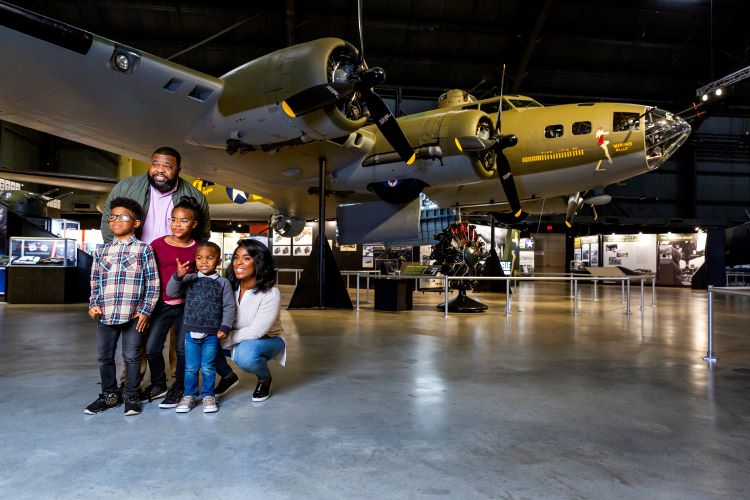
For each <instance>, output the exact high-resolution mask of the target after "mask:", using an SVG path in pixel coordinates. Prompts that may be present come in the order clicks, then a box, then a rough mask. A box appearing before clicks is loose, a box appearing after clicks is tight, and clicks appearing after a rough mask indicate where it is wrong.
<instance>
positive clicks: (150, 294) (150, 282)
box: [135, 245, 159, 332]
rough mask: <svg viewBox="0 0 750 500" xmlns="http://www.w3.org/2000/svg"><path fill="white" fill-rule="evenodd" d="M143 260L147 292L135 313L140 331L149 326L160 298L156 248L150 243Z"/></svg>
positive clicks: (136, 327) (137, 327)
mask: <svg viewBox="0 0 750 500" xmlns="http://www.w3.org/2000/svg"><path fill="white" fill-rule="evenodd" d="M143 260H144V264H143V281H144V283H145V285H146V293H144V295H143V303H141V307H139V308H138V312H137V313H135V316H137V317H138V323H137V324H136V325H135V329H136V330H137V331H139V332H143V331H144V330H145V329H146V328H148V321H149V318H150V317H151V313H152V312H154V307H156V301H157V300H159V270H158V269H157V267H156V259H155V258H154V250H153V249H152V248H151V246H150V245H146V249H145V250H144V252H143Z"/></svg>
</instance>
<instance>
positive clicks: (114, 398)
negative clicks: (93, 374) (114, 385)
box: [83, 392, 122, 415]
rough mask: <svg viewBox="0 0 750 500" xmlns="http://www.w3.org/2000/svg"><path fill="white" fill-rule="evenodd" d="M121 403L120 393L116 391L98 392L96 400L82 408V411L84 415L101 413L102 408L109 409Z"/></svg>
mask: <svg viewBox="0 0 750 500" xmlns="http://www.w3.org/2000/svg"><path fill="white" fill-rule="evenodd" d="M121 404H122V398H120V395H119V394H118V393H116V392H110V393H108V394H99V397H98V398H97V400H96V401H94V402H93V403H91V404H90V405H88V406H87V407H86V409H85V410H83V413H85V414H86V415H94V414H96V413H101V412H103V411H104V410H109V409H110V408H117V407H118V406H120V405H121Z"/></svg>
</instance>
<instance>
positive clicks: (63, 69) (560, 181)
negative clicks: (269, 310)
mask: <svg viewBox="0 0 750 500" xmlns="http://www.w3.org/2000/svg"><path fill="white" fill-rule="evenodd" d="M0 13H1V14H2V15H0V67H2V68H13V70H12V71H5V72H4V74H3V78H2V79H1V80H0V119H2V120H7V121H10V122H14V123H18V124H21V125H24V126H27V127H31V128H34V129H38V130H42V131H45V132H49V133H52V134H55V135H59V136H62V137H65V138H68V139H71V140H74V141H77V142H81V143H84V144H88V145H91V146H94V147H98V148H101V149H104V150H107V151H111V152H114V153H118V154H121V155H124V156H132V157H136V158H138V159H141V160H146V159H148V158H149V156H150V154H151V152H152V150H153V149H154V147H155V146H157V145H163V144H168V145H172V146H174V147H176V148H178V149H179V150H180V152H181V153H182V155H183V165H184V170H185V171H186V172H188V173H190V174H192V175H195V176H196V177H200V178H210V179H212V180H214V181H215V182H219V183H222V184H226V185H231V186H236V187H237V188H238V189H243V190H246V191H250V192H253V193H257V194H258V195H260V196H262V197H265V198H268V199H270V200H273V203H272V207H273V209H274V211H275V212H276V215H275V217H274V219H272V227H273V228H274V229H276V230H277V231H279V232H281V233H282V234H285V235H288V236H293V235H294V233H295V232H298V231H300V230H301V229H302V227H303V226H304V221H305V220H306V219H315V218H317V217H318V213H319V207H318V196H317V194H318V193H319V192H320V188H319V185H318V184H319V181H318V176H319V173H320V171H321V168H323V167H324V168H325V177H324V182H325V186H324V187H325V191H326V195H327V196H326V197H325V202H326V203H325V206H326V210H327V213H328V214H330V213H332V211H333V210H336V218H337V221H338V226H339V240H340V241H342V242H356V241H393V240H403V239H411V238H414V237H415V236H416V234H417V233H418V229H419V208H420V207H419V195H420V193H426V194H427V195H428V196H429V197H430V198H431V199H432V200H434V201H435V202H436V203H437V204H438V205H439V206H441V207H461V208H462V209H463V210H474V211H493V210H494V211H505V212H508V214H509V217H510V218H511V219H520V218H521V217H522V216H523V213H539V212H542V211H544V212H548V211H550V207H551V206H552V205H555V204H556V205H557V209H561V210H563V211H565V210H567V212H569V214H568V219H570V218H572V214H573V213H574V212H575V211H576V210H577V209H578V208H579V207H580V205H581V204H582V203H583V202H585V201H586V200H587V199H588V200H589V202H591V201H592V200H593V201H599V202H601V201H602V199H603V198H602V197H604V198H606V195H602V194H601V188H602V187H604V186H606V185H608V184H612V183H615V182H619V181H622V180H624V179H627V178H630V177H633V176H636V175H640V174H643V173H646V172H648V171H650V170H653V169H655V168H657V167H659V165H661V164H662V163H664V162H665V161H666V160H667V159H668V158H669V157H670V156H671V155H672V154H673V153H674V152H675V151H676V150H677V148H679V146H680V145H681V144H682V143H683V142H684V141H685V140H686V139H687V136H688V135H689V133H690V126H689V125H688V123H687V122H686V121H685V120H683V119H682V118H680V117H678V116H676V115H674V114H672V113H669V112H668V111H665V110H661V109H658V108H654V107H650V106H646V105H639V104H617V103H594V102H590V103H581V104H567V105H560V106H550V107H545V106H542V105H541V104H540V103H538V102H537V101H535V100H534V99H532V98H529V97H525V96H521V95H505V96H498V97H494V98H490V99H484V100H477V99H475V98H474V97H473V96H471V95H469V94H468V93H466V92H463V91H461V90H451V91H449V92H446V93H445V94H444V95H443V96H441V98H440V100H439V102H438V105H437V109H435V110H432V111H428V112H424V113H418V114H415V115H410V116H404V117H400V118H398V119H395V118H394V117H393V115H392V114H391V113H390V111H389V110H388V108H387V106H386V105H385V103H384V102H383V101H382V99H381V98H380V97H378V96H377V94H376V93H375V92H374V90H373V87H375V86H377V85H379V84H380V83H382V82H383V80H384V77H385V72H384V71H383V70H382V69H381V68H368V67H367V65H366V63H365V61H364V58H363V54H362V53H361V50H358V49H357V48H355V47H354V46H353V45H352V44H350V43H348V42H346V41H344V40H341V39H338V38H324V39H318V40H313V41H309V42H306V43H301V44H298V45H294V46H290V47H287V48H283V49H280V50H277V51H275V52H272V53H270V54H267V55H265V56H263V57H260V58H258V59H255V60H253V61H250V62H248V63H246V64H244V65H242V66H240V67H238V68H236V69H234V70H232V71H230V72H229V73H227V74H225V75H223V76H222V77H220V78H215V77H213V76H209V75H206V74H202V73H199V72H197V71H194V70H191V69H190V68H187V67H184V66H180V65H178V64H175V63H173V62H170V61H167V60H164V59H161V58H158V57H155V56H153V55H150V54H147V53H144V52H141V51H139V50H137V49H134V48H131V47H127V46H124V45H122V44H119V43H117V42H114V41H111V40H107V39H105V38H102V37H99V36H96V35H94V34H91V33H88V32H86V31H83V30H80V29H78V28H75V27H72V26H69V25H66V24H63V23H60V22H57V21H54V20H51V19H49V18H46V17H43V16H41V15H38V14H35V13H33V12H30V11H27V10H24V9H21V8H18V7H15V6H13V5H10V4H7V3H5V2H2V1H0ZM368 119H372V120H373V121H374V123H373V124H370V125H368ZM597 189H598V190H599V191H596V190H597ZM586 192H590V193H596V194H595V195H593V196H588V195H582V193H586ZM561 200H562V201H561ZM592 204H593V203H592ZM569 222H570V221H569Z"/></svg>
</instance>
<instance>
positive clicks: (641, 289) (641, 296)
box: [641, 276, 644, 311]
mask: <svg viewBox="0 0 750 500" xmlns="http://www.w3.org/2000/svg"><path fill="white" fill-rule="evenodd" d="M643 279H644V278H643V277H642V276H641V311H643Z"/></svg>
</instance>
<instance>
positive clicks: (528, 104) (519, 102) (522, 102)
mask: <svg viewBox="0 0 750 500" xmlns="http://www.w3.org/2000/svg"><path fill="white" fill-rule="evenodd" d="M508 100H509V101H510V103H511V104H512V105H513V106H515V107H516V108H542V107H543V106H542V105H541V104H539V103H538V102H536V101H535V100H534V99H508Z"/></svg>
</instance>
